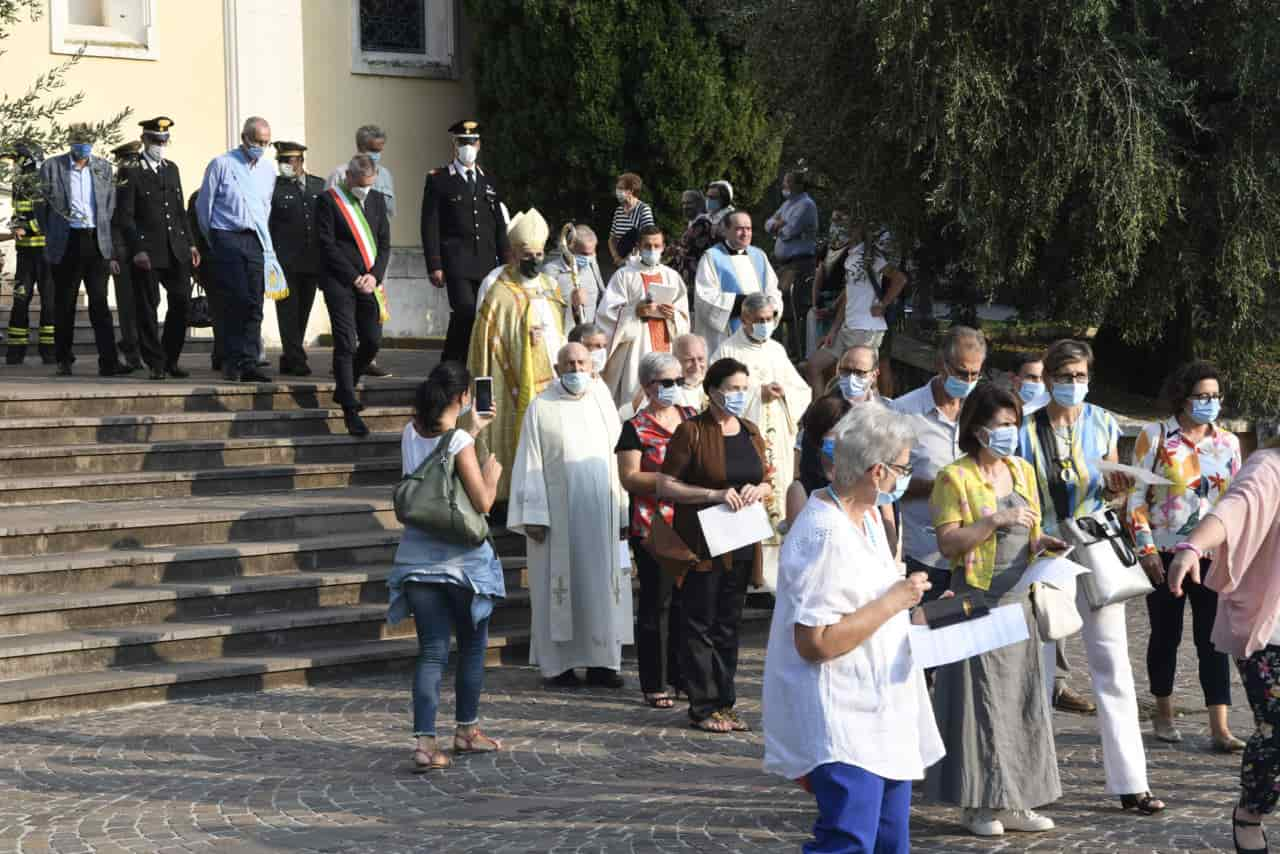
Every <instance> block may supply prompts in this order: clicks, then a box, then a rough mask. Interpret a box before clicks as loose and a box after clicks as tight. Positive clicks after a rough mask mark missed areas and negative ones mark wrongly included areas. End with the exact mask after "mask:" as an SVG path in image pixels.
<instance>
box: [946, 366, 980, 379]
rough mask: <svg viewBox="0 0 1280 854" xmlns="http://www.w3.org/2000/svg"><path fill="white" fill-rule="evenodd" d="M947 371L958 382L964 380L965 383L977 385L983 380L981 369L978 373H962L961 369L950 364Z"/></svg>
mask: <svg viewBox="0 0 1280 854" xmlns="http://www.w3.org/2000/svg"><path fill="white" fill-rule="evenodd" d="M947 371H948V373H950V374H951V376H953V377H955V378H956V379H958V380H964V381H965V382H970V383H976V382H977V381H978V380H980V379H982V369H981V368H979V369H978V370H976V371H962V370H960V369H959V368H957V367H956V366H955V365H953V364H951V363H950V362H948V363H947Z"/></svg>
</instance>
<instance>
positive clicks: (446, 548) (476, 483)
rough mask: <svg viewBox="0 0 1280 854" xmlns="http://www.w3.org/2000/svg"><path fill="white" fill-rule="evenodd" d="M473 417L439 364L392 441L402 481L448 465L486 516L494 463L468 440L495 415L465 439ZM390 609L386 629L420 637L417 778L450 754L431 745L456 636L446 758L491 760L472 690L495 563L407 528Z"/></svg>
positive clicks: (452, 366)
mask: <svg viewBox="0 0 1280 854" xmlns="http://www.w3.org/2000/svg"><path fill="white" fill-rule="evenodd" d="M470 409H471V374H470V373H468V372H467V369H466V368H464V367H463V366H462V365H461V364H459V363H458V362H442V363H441V364H440V365H437V366H436V368H435V370H433V371H432V372H431V375H430V376H429V377H427V380H426V382H424V383H423V384H422V385H420V386H419V387H418V391H417V399H416V401H415V404H414V416H413V420H412V421H411V422H409V423H408V424H407V425H405V428H404V434H403V436H402V438H401V441H400V453H401V461H402V465H403V470H404V474H406V475H409V474H412V473H414V472H416V471H417V470H418V468H419V467H420V466H422V463H423V461H425V460H426V459H427V458H428V457H431V456H432V455H433V454H435V453H436V452H437V450H438V449H439V446H440V444H441V443H442V442H446V441H447V443H448V444H447V447H445V448H444V449H443V450H440V453H443V454H445V455H448V456H451V457H453V458H454V459H453V465H454V472H455V474H456V477H457V479H458V481H460V482H461V484H462V489H463V491H464V492H465V493H466V496H465V497H466V498H467V499H468V500H470V502H471V506H472V507H473V508H475V509H476V510H478V511H479V512H481V513H487V512H488V511H489V508H490V507H491V506H492V505H493V500H494V497H495V496H496V495H497V491H498V478H500V477H501V476H502V464H501V463H499V462H498V460H497V458H496V457H494V456H493V455H490V456H489V457H488V458H487V459H486V460H485V461H484V463H483V465H482V464H481V463H480V460H479V459H478V458H477V456H476V448H475V437H476V436H478V435H479V434H480V432H481V431H483V430H484V429H485V428H486V427H488V426H489V424H490V423H491V422H492V421H493V416H494V413H493V411H489V412H476V413H473V415H472V418H471V421H472V424H473V426H472V428H471V430H470V431H467V430H463V429H459V428H458V418H459V416H461V415H465V414H466V413H467V412H468V411H469V410H470ZM387 586H388V587H389V588H390V591H391V604H390V606H389V607H388V611H387V621H388V622H390V623H393V624H394V623H398V622H399V621H400V620H402V619H403V618H404V617H406V616H409V615H412V616H413V619H414V624H415V626H416V627H417V631H418V645H419V653H418V664H417V669H416V670H415V671H414V675H413V734H414V736H415V737H416V738H417V745H416V746H415V750H414V751H413V770H414V772H415V773H422V772H425V771H431V770H438V769H442V768H448V767H449V766H450V765H452V764H453V761H452V760H451V759H450V758H449V755H448V754H447V753H445V752H444V751H443V750H441V749H440V748H439V746H438V745H437V743H436V713H437V711H438V709H439V707H440V678H441V675H442V674H443V673H444V669H445V665H446V664H447V663H448V661H449V638H450V634H451V633H454V632H456V633H457V636H458V664H457V670H456V673H455V682H454V687H455V695H456V697H455V702H456V709H455V712H454V718H455V720H456V722H457V727H456V729H455V730H454V735H453V752H454V753H455V754H462V753H489V752H492V751H495V750H499V749H501V747H502V744H501V743H500V742H499V741H498V740H497V739H494V738H490V737H489V736H487V735H485V734H484V733H483V732H481V731H480V713H479V707H480V690H481V688H482V686H483V684H484V656H485V650H486V648H487V647H488V643H489V615H490V614H491V613H492V612H493V607H494V602H495V600H497V599H502V598H505V596H506V587H505V585H504V583H503V577H502V562H501V561H500V560H499V559H498V556H497V554H496V553H495V552H494V550H493V546H492V545H491V544H490V542H489V541H488V540H486V541H485V542H483V543H481V544H480V545H478V546H466V545H459V544H457V543H454V542H448V541H446V540H444V539H442V538H441V537H439V536H435V535H432V534H430V533H428V532H427V531H424V530H420V529H418V528H415V527H413V526H410V525H406V526H405V529H404V534H403V535H402V536H401V539H400V547H399V548H398V549H397V550H396V557H395V568H394V570H393V571H392V573H391V577H390V578H388V579H387Z"/></svg>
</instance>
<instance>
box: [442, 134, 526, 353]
mask: <svg viewBox="0 0 1280 854" xmlns="http://www.w3.org/2000/svg"><path fill="white" fill-rule="evenodd" d="M449 133H450V134H452V136H453V152H454V159H453V162H452V163H450V164H449V165H448V166H443V167H441V168H439V169H433V170H432V171H431V172H430V173H429V174H428V175H427V183H426V187H425V189H424V190H423V196H422V249H423V252H424V254H425V255H426V256H427V270H428V271H429V272H430V275H431V284H432V285H434V286H435V287H437V288H447V289H448V293H449V308H450V309H451V312H452V313H451V314H450V317H449V332H448V334H447V335H446V336H445V342H444V353H443V355H442V357H441V358H442V359H454V360H456V361H460V362H465V361H466V360H467V349H468V348H469V347H470V346H471V326H472V324H473V323H474V322H475V317H476V292H477V291H479V289H480V282H481V280H483V279H484V277H485V276H487V275H488V274H489V272H490V271H491V270H493V268H494V267H497V266H498V265H499V264H501V263H503V261H504V259H505V258H506V256H507V254H508V253H509V251H510V245H509V244H508V243H507V217H506V208H505V207H504V206H503V205H502V203H501V201H500V200H499V198H498V190H497V187H496V186H495V185H494V182H493V179H492V178H490V177H489V176H488V175H485V174H484V171H483V170H481V169H480V167H479V166H478V165H476V159H477V158H478V157H479V155H480V125H479V124H478V123H477V122H473V121H462V122H458V123H457V124H455V125H453V126H452V127H450V128H449Z"/></svg>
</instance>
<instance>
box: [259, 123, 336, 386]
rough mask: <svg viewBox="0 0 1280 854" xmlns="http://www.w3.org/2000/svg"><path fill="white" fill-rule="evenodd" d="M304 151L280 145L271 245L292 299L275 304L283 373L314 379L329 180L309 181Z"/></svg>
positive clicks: (299, 146) (290, 144) (312, 178)
mask: <svg viewBox="0 0 1280 854" xmlns="http://www.w3.org/2000/svg"><path fill="white" fill-rule="evenodd" d="M306 150H307V147H306V146H305V145H302V144H301V143H298V142H284V141H281V142H277V143H276V164H277V166H278V167H279V169H280V175H279V177H277V178H276V190H275V194H274V195H273V196H272V197H271V243H272V244H273V245H274V246H275V249H276V257H277V258H278V259H280V266H281V267H283V268H284V278H285V281H287V282H288V283H289V296H287V297H285V298H284V299H282V300H280V301H279V302H277V303H276V321H277V323H278V324H279V326H280V344H281V347H282V348H283V350H284V352H283V353H282V354H281V356H280V373H282V374H286V375H289V376H295V377H306V376H310V375H311V368H310V367H309V366H308V365H307V352H306V350H305V349H304V348H303V345H304V344H305V343H306V338H307V320H308V319H309V318H310V317H311V306H312V304H313V303H314V302H315V299H316V288H317V287H319V285H320V272H321V264H320V260H321V259H320V246H319V244H318V243H317V242H316V234H315V224H316V197H317V196H319V195H320V194H321V193H323V192H324V179H323V178H320V177H317V176H315V175H308V174H307V170H306V162H305V161H306V158H305V156H304V152H305V151H306Z"/></svg>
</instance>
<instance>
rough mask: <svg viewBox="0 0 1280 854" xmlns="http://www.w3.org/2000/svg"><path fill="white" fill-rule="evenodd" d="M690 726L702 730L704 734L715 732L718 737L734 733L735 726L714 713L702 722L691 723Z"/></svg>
mask: <svg viewBox="0 0 1280 854" xmlns="http://www.w3.org/2000/svg"><path fill="white" fill-rule="evenodd" d="M689 726H691V727H693V728H694V729H700V730H702V731H703V732H713V733H716V734H717V735H725V734H726V733H731V732H733V724H732V723H731V722H730V721H728V720H727V719H725V717H724V715H722V714H720V713H719V712H712V713H711V714H710V715H707V716H706V717H705V718H703V719H702V720H700V721H690V722H689Z"/></svg>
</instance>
